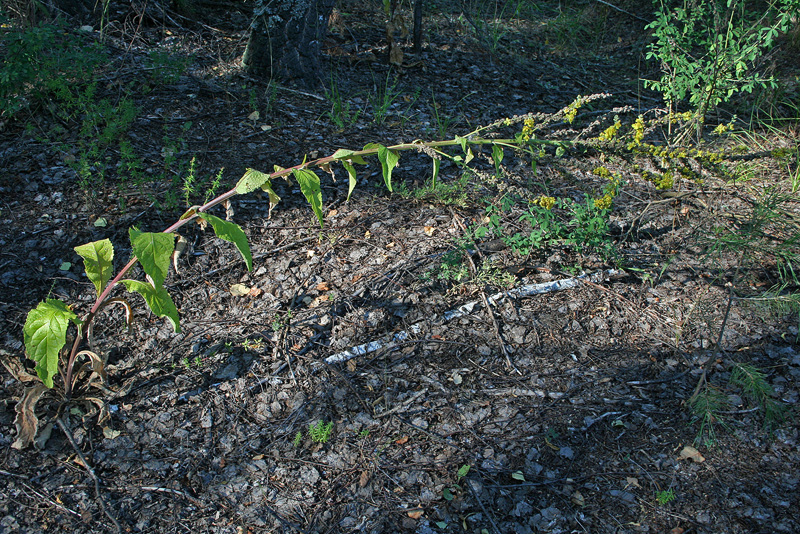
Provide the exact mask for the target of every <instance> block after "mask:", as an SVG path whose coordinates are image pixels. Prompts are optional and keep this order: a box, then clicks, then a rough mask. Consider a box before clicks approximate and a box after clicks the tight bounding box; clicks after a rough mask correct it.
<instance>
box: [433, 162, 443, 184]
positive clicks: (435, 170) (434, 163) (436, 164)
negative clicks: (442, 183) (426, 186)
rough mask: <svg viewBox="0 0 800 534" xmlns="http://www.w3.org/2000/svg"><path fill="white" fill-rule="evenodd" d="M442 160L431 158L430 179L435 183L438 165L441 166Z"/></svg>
mask: <svg viewBox="0 0 800 534" xmlns="http://www.w3.org/2000/svg"><path fill="white" fill-rule="evenodd" d="M441 165H442V161H441V160H440V159H439V158H433V175H432V178H431V181H432V182H433V183H434V184H435V183H436V177H437V176H439V167H441Z"/></svg>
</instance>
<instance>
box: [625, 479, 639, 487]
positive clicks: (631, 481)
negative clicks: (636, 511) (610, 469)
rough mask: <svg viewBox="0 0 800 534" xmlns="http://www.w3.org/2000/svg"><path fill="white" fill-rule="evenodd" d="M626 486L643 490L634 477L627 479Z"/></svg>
mask: <svg viewBox="0 0 800 534" xmlns="http://www.w3.org/2000/svg"><path fill="white" fill-rule="evenodd" d="M625 485H626V487H629V486H634V487H637V488H641V486H640V485H639V479H638V478H634V477H625Z"/></svg>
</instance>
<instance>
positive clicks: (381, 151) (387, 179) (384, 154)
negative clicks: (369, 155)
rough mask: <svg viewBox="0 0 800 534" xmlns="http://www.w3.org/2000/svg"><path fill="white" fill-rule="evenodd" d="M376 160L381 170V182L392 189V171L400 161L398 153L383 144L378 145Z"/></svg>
mask: <svg viewBox="0 0 800 534" xmlns="http://www.w3.org/2000/svg"><path fill="white" fill-rule="evenodd" d="M378 160H379V161H380V162H381V170H382V171H383V182H384V183H385V184H386V189H388V190H389V191H391V190H392V171H393V170H394V168H395V167H397V163H398V162H399V161H400V155H399V154H398V153H397V152H395V151H393V150H389V149H388V148H386V147H385V146H382V145H381V146H379V147H378Z"/></svg>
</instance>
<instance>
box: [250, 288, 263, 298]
mask: <svg viewBox="0 0 800 534" xmlns="http://www.w3.org/2000/svg"><path fill="white" fill-rule="evenodd" d="M262 293H264V290H263V289H261V288H260V287H252V288H250V293H249V295H250V296H251V297H260V296H261V294H262Z"/></svg>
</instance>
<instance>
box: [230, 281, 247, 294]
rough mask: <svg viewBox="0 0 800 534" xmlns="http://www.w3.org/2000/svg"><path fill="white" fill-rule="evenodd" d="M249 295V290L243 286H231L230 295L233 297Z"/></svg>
mask: <svg viewBox="0 0 800 534" xmlns="http://www.w3.org/2000/svg"><path fill="white" fill-rule="evenodd" d="M249 293H250V288H249V287H247V286H246V285H244V284H233V285H232V286H231V295H233V296H234V297H241V296H242V295H247V294H249Z"/></svg>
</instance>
